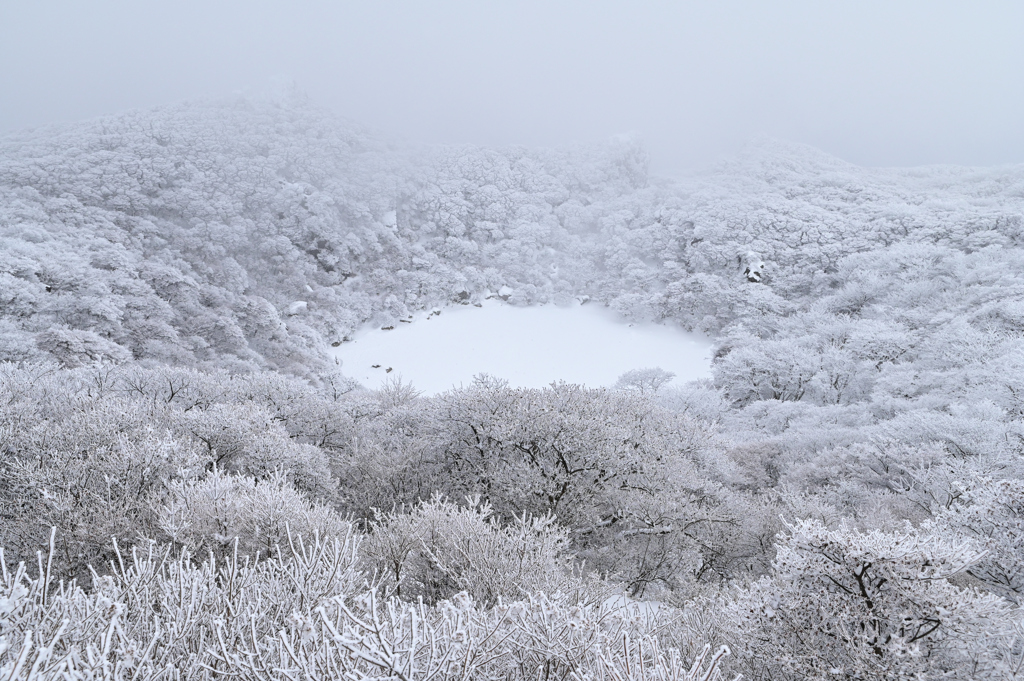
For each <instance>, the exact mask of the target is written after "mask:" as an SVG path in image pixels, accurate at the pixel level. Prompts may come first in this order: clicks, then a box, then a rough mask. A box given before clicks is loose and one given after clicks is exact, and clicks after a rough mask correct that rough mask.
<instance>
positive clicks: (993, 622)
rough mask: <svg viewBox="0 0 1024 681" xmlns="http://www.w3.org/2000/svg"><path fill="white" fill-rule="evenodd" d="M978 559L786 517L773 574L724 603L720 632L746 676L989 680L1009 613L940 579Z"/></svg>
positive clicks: (893, 536) (921, 538)
mask: <svg viewBox="0 0 1024 681" xmlns="http://www.w3.org/2000/svg"><path fill="white" fill-rule="evenodd" d="M982 558H983V554H982V553H981V552H979V551H977V550H976V549H974V548H973V547H972V546H971V545H970V544H964V543H959V542H954V541H950V540H946V539H943V538H940V537H936V536H929V535H926V534H922V533H919V532H917V531H914V530H908V531H907V532H903V533H897V532H892V533H885V532H880V531H871V532H859V531H856V530H852V529H849V528H847V527H839V528H837V529H828V528H827V527H825V525H824V524H823V523H821V522H820V521H818V520H801V521H797V522H796V523H794V524H793V525H791V526H789V527H788V528H787V532H786V534H785V535H784V536H783V537H781V538H780V542H779V546H778V550H777V553H776V557H775V560H774V561H773V564H772V567H773V574H772V575H771V576H766V577H762V578H761V579H759V580H757V581H755V582H753V583H751V584H750V585H749V586H746V587H743V588H740V589H738V590H737V592H736V594H735V596H734V600H732V601H731V603H729V604H728V605H727V606H726V608H725V612H724V615H725V621H726V622H727V624H726V628H727V629H731V636H730V639H731V642H732V643H733V647H734V649H735V650H736V651H737V654H738V655H739V656H740V659H741V660H742V661H743V663H744V666H745V668H746V669H747V673H748V674H749V675H750V676H752V677H753V678H779V677H781V678H807V679H830V678H836V677H839V678H849V679H896V678H939V677H943V678H945V677H950V678H977V677H978V676H981V677H985V678H998V673H999V672H1000V665H1001V664H1002V663H1001V659H1002V658H1001V655H1002V654H1003V653H1004V652H1007V651H1006V650H1005V649H1003V648H1002V647H1001V646H1002V645H1003V644H1004V642H1005V640H1006V639H1005V638H1004V636H1007V635H1009V632H1010V630H1011V629H1012V626H1013V620H1014V617H1019V614H1018V615H1015V614H1014V612H1013V611H1012V609H1011V607H1010V604H1009V603H1007V602H1006V601H1004V600H1003V599H1002V598H1000V597H998V596H995V595H993V594H987V593H981V592H978V591H976V590H973V589H964V588H960V587H958V586H955V585H954V584H952V583H951V582H950V579H951V578H953V577H955V576H956V575H957V574H959V573H961V572H962V571H963V570H965V569H968V568H970V567H971V566H972V565H976V564H977V563H978V561H979V560H981V559H982ZM1010 652H1012V651H1010ZM993 675H995V676H993Z"/></svg>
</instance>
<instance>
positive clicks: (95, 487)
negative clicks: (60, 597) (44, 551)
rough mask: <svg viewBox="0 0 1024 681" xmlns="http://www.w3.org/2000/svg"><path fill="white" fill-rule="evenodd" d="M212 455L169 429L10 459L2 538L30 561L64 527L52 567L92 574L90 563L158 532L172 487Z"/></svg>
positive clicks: (0, 476) (13, 553) (64, 574)
mask: <svg viewBox="0 0 1024 681" xmlns="http://www.w3.org/2000/svg"><path fill="white" fill-rule="evenodd" d="M205 464H206V459H205V458H203V457H202V456H201V455H200V454H199V453H197V452H196V451H195V450H193V449H191V448H190V447H188V446H187V445H185V444H183V443H181V442H179V441H177V440H175V439H174V438H171V437H168V436H167V435H166V434H163V435H160V434H158V433H149V434H147V435H145V436H144V437H142V438H141V439H139V440H137V441H133V440H129V439H123V440H121V442H119V443H115V444H111V445H107V446H96V447H88V446H86V447H83V448H82V449H80V450H79V451H74V450H71V451H69V450H67V449H57V450H51V451H44V452H40V453H39V455H38V456H37V458H34V459H22V458H20V457H18V458H15V457H10V456H9V455H8V456H7V457H6V465H3V466H0V513H2V514H3V522H0V539H2V540H3V542H4V543H5V544H6V545H7V547H8V554H7V558H8V560H10V561H11V562H12V564H17V562H19V561H25V560H27V561H30V562H31V560H32V558H33V557H34V556H35V554H36V552H37V551H38V550H40V549H41V548H43V546H44V545H45V542H46V536H47V534H48V533H49V530H48V528H49V527H56V528H57V549H58V550H57V552H56V553H55V554H54V565H53V570H54V574H55V575H59V576H60V577H61V578H69V577H72V576H77V577H79V578H80V579H82V580H86V579H87V578H88V572H87V566H88V565H89V564H93V565H104V564H106V563H107V562H108V560H109V559H110V557H111V555H110V546H111V544H110V542H111V538H116V539H117V540H118V541H120V542H121V543H122V544H131V543H134V542H135V541H136V540H137V539H138V538H139V537H140V536H146V535H149V536H155V535H157V534H158V533H159V530H158V518H157V513H156V512H155V509H154V503H155V500H157V499H159V498H160V497H161V496H162V495H163V494H164V493H165V491H166V490H167V489H168V487H169V486H172V485H174V484H176V481H177V482H181V481H184V480H189V479H193V478H194V477H196V476H198V475H201V474H202V471H203V467H204V466H205Z"/></svg>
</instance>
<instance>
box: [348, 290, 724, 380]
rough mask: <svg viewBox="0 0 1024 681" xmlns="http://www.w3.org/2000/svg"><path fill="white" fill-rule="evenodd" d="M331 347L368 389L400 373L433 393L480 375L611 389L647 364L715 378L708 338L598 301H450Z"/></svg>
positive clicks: (679, 375) (683, 376)
mask: <svg viewBox="0 0 1024 681" xmlns="http://www.w3.org/2000/svg"><path fill="white" fill-rule="evenodd" d="M331 351H332V354H333V355H334V356H335V357H336V358H337V359H338V360H339V361H340V362H341V370H342V372H343V373H344V374H345V375H347V376H349V377H351V378H354V379H356V380H357V381H359V382H360V383H362V384H363V385H364V386H365V387H367V388H371V389H376V388H379V387H380V386H381V385H382V384H383V383H384V381H385V380H386V379H388V378H398V377H400V378H401V379H402V381H403V382H406V383H412V385H413V387H415V388H416V389H418V390H420V391H422V392H423V393H424V394H427V395H433V394H437V393H440V392H444V391H445V390H448V389H450V388H453V387H459V386H466V385H469V384H470V383H471V382H472V381H473V377H474V376H476V375H477V374H490V375H492V376H495V377H497V378H502V379H505V380H507V381H508V382H509V384H510V385H512V386H515V387H524V388H540V387H543V386H546V385H550V384H551V383H552V382H554V381H566V382H567V383H581V384H584V385H587V386H591V387H597V386H610V385H612V384H613V383H615V380H616V379H617V378H618V377H619V376H621V375H622V374H623V373H625V372H627V371H630V370H632V369H643V368H647V367H661V368H662V369H665V370H666V371H671V372H673V373H674V374H675V375H676V378H675V379H674V380H673V381H672V382H671V383H670V385H679V384H680V383H682V382H686V381H692V380H696V379H700V378H707V377H710V375H711V341H710V340H709V339H708V338H706V337H704V336H701V335H699V334H694V333H688V332H686V331H683V330H681V329H679V328H677V327H672V326H667V325H663V324H654V323H644V324H640V323H630V322H627V321H625V320H623V319H622V318H621V317H619V316H618V315H617V314H616V313H614V312H612V311H610V310H608V309H607V308H602V307H599V306H597V305H593V304H590V305H574V306H572V307H559V306H555V305H542V306H538V307H515V306H513V305H508V304H505V303H501V302H498V301H495V300H487V301H485V302H484V304H483V307H475V306H472V305H459V306H453V307H446V308H443V309H442V310H441V314H439V315H433V314H428V313H423V314H420V315H417V316H415V317H413V319H412V321H411V322H410V323H403V322H399V323H396V324H395V328H394V329H393V330H382V329H380V328H364V329H362V330H360V331H358V332H357V333H356V334H355V335H354V336H353V337H352V340H351V341H349V342H345V343H342V344H341V345H340V346H338V347H337V348H332V349H331ZM374 365H379V366H378V367H376V368H375V367H374ZM389 368H390V369H391V371H390V372H389V371H387V370H388V369H389Z"/></svg>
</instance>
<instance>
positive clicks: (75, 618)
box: [0, 534, 728, 681]
mask: <svg viewBox="0 0 1024 681" xmlns="http://www.w3.org/2000/svg"><path fill="white" fill-rule="evenodd" d="M289 539H290V542H289V544H288V546H287V547H286V548H285V549H283V550H278V552H277V553H276V555H275V556H273V557H271V558H270V559H268V560H264V561H261V562H259V563H251V562H248V561H245V562H242V561H240V560H239V558H238V555H237V554H235V555H232V556H228V557H226V558H224V559H221V560H218V559H217V558H215V557H211V558H209V559H208V560H207V561H205V562H201V563H198V564H197V563H195V562H193V561H191V560H189V558H188V555H187V554H182V555H179V556H176V555H173V554H171V553H170V551H169V549H161V548H157V547H155V546H153V545H150V547H149V549H148V550H142V549H138V548H137V549H133V550H132V551H131V553H130V554H124V553H122V552H120V551H118V552H117V553H116V562H115V564H114V565H113V566H112V568H113V569H112V571H111V574H110V575H109V576H105V577H102V578H97V579H96V580H95V582H94V585H93V588H92V589H91V590H89V591H86V590H83V589H81V588H80V587H78V586H76V585H75V584H64V583H61V584H55V583H53V582H52V580H51V579H50V576H49V571H48V570H49V567H48V566H49V559H48V558H46V557H44V556H42V555H41V556H40V562H39V567H38V569H39V573H38V575H37V576H35V577H30V576H29V575H28V572H27V570H26V568H25V566H24V565H22V566H19V567H18V568H16V569H15V570H14V571H10V570H7V569H6V567H5V568H4V571H3V573H2V575H0V576H2V580H0V674H2V675H3V678H4V679H11V680H12V681H13V680H21V679H25V680H29V679H33V680H37V679H56V678H62V679H110V680H115V679H117V680H121V679H153V680H155V679H160V678H182V679H216V678H222V677H224V676H230V677H233V678H245V679H295V678H318V679H338V678H367V679H368V678H380V679H395V678H399V679H407V680H408V681H414V680H416V679H424V680H426V679H454V678H460V679H470V678H471V679H523V680H524V681H525V680H526V679H536V678H538V677H540V678H577V679H618V678H628V679H634V678H637V679H681V680H682V679H686V680H692V681H696V680H697V679H702V680H704V681H707V679H711V678H718V676H717V669H716V668H717V665H718V663H719V661H720V659H721V658H722V657H723V656H724V655H725V654H727V652H728V650H727V649H724V648H723V649H721V650H719V652H718V653H716V654H715V655H713V656H712V655H708V651H707V650H705V651H704V654H703V655H702V656H700V657H699V658H698V659H696V660H694V661H692V664H690V665H689V666H687V665H686V663H685V662H684V661H683V660H682V659H681V658H680V655H679V653H678V651H676V650H674V649H664V648H663V646H661V645H660V644H659V642H658V631H659V629H660V628H661V627H664V626H665V625H666V624H667V623H668V622H669V621H670V619H671V614H669V613H664V614H660V615H656V614H651V613H646V614H644V613H641V612H640V611H638V610H637V609H636V608H635V606H628V605H621V604H620V605H610V604H605V605H587V604H578V603H574V602H572V601H571V600H566V599H564V598H561V597H558V596H545V595H543V594H538V595H530V596H527V597H525V598H523V599H521V600H516V601H512V602H508V603H502V604H499V605H497V606H495V607H492V608H482V607H480V606H479V605H477V604H476V603H475V602H474V601H473V599H472V598H471V597H470V596H469V595H468V594H466V593H465V592H462V593H457V594H454V595H453V597H452V598H451V599H448V600H443V601H440V602H438V603H436V604H435V605H433V606H426V605H424V604H423V603H422V601H421V602H419V603H411V602H408V601H402V600H399V599H397V598H384V597H382V596H381V595H380V594H379V592H378V591H377V589H376V588H373V587H368V586H367V584H366V583H365V580H364V579H363V577H362V575H360V573H359V572H358V571H357V568H356V566H357V563H358V560H359V558H358V543H359V542H358V540H357V539H356V538H355V537H354V536H353V535H351V534H348V535H345V536H341V537H335V538H331V539H324V540H321V539H316V540H314V541H312V542H305V543H304V542H302V541H301V540H295V539H293V538H289ZM51 548H52V547H51ZM637 670H640V674H639V675H637Z"/></svg>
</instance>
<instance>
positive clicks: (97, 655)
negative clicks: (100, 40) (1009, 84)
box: [0, 102, 1024, 681]
mask: <svg viewBox="0 0 1024 681" xmlns="http://www.w3.org/2000/svg"><path fill="white" fill-rule="evenodd" d="M1022 215H1024V172H1022V171H1021V170H1020V169H1019V168H1004V169H991V170H971V169H956V168H931V169H920V170H913V171H902V170H866V169H861V168H856V167H854V166H849V165H846V164H843V163H842V162H839V161H837V160H835V159H831V158H828V157H826V156H824V155H822V154H819V153H817V152H814V151H813V150H809V149H806V148H802V147H793V146H783V145H778V144H763V145H761V146H759V147H755V148H753V149H751V150H750V151H749V152H747V153H746V154H744V155H743V156H742V157H741V158H740V159H738V160H736V161H735V162H732V163H730V164H725V165H722V166H720V167H719V168H717V169H716V170H715V171H714V172H712V173H710V174H708V175H706V176H703V177H701V178H697V179H694V180H691V181H687V182H684V183H677V184H670V183H662V182H659V181H656V180H652V179H650V178H648V177H647V176H646V171H645V163H644V157H643V152H642V149H640V148H639V147H638V146H637V145H636V144H633V143H631V142H621V141H620V142H615V143H613V144H610V145H609V146H607V147H605V148H600V149H572V150H563V151H533V150H523V149H505V150H488V149H474V148H457V149H442V150H427V151H422V152H417V153H408V152H406V151H405V150H403V149H401V148H399V147H395V146H389V145H388V144H385V143H382V142H379V141H377V140H375V139H374V138H373V137H372V136H371V135H369V134H368V133H367V132H365V131H361V130H358V129H356V128H354V127H352V126H349V125H346V124H341V123H338V122H337V121H334V120H331V119H330V118H328V117H326V116H323V115H321V114H319V113H317V112H315V111H312V110H310V109H308V108H306V107H304V106H298V105H293V104H287V103H276V104H252V103H247V102H235V103H231V104H225V105H192V106H181V107H176V108H171V109H166V110H161V111H155V112H147V113H135V114H128V115H125V116H121V117H117V118H109V119H103V120H100V121H97V122H92V123H86V124H81V125H78V126H72V127H66V128H61V129H55V130H49V131H42V132H36V133H32V134H25V135H22V136H17V137H9V138H7V139H5V140H2V141H0V249H2V254H0V361H3V362H6V363H5V364H0V405H2V407H0V457H2V460H0V546H3V548H4V554H3V560H2V561H0V562H2V563H3V566H4V568H3V569H4V572H3V575H2V578H3V581H2V584H0V679H8V678H10V679H23V678H124V679H129V678H139V679H141V678H160V677H181V678H204V677H210V678H214V677H225V678H226V677H239V678H261V679H264V678H281V679H286V678H295V679H297V678H342V677H351V678H402V679H407V680H409V681H412V680H413V679H441V678H456V677H458V678H473V679H478V678H524V679H525V678H531V679H532V678H579V679H586V678H593V679H685V678H692V679H698V678H700V679H711V678H718V677H723V678H733V677H735V676H737V675H738V674H743V675H744V677H745V678H751V679H835V678H847V679H895V678H908V679H909V678H915V679H916V678H925V679H931V678H980V679H1012V678H1022V677H1024V628H1022V627H1024V624H1022V623H1024V616H1022V612H1021V609H1020V608H1021V600H1022V593H1024V475H1022V463H1024V462H1022V459H1021V457H1022V453H1024V393H1022V390H1024V343H1022V336H1024V308H1022V306H1021V302H1020V301H1021V300H1024V248H1022V246H1024V221H1022ZM501 287H508V288H509V289H511V290H512V291H513V293H512V294H511V296H510V302H512V303H513V304H523V305H526V304H535V303H541V302H556V303H569V302H572V301H573V300H577V301H578V300H589V301H590V303H589V304H607V305H610V306H612V307H614V308H615V309H617V310H619V311H620V312H622V313H623V314H625V315H627V316H632V317H635V318H647V319H659V320H665V321H669V322H673V323H678V324H681V325H683V326H685V327H687V328H693V329H699V330H703V331H706V332H709V333H712V334H715V336H716V337H717V339H718V349H717V356H716V358H715V364H714V380H713V381H710V382H706V383H696V384H689V385H686V386H679V387H672V384H665V378H666V377H665V376H664V372H659V371H657V370H653V369H652V370H641V371H636V372H631V373H630V374H628V375H626V376H623V378H622V379H621V380H620V381H619V383H618V384H617V385H616V386H615V387H614V388H613V389H588V388H584V387H581V386H574V385H565V384H555V385H552V386H551V387H549V388H546V389H543V390H520V389H514V388H511V387H509V386H507V385H506V384H504V383H503V382H502V381H500V380H498V379H495V378H491V377H486V376H482V377H480V378H479V379H478V380H477V381H476V382H475V383H474V384H473V385H471V386H470V387H468V388H464V389H460V390H453V391H450V392H448V393H444V394H441V395H438V396H435V397H430V398H427V397H423V396H420V395H418V394H417V393H416V391H415V390H414V388H413V387H412V386H408V385H403V384H402V383H401V382H393V383H391V384H388V385H386V386H385V387H384V388H383V389H381V390H379V391H376V392H371V391H366V390H363V389H361V388H359V387H358V386H356V385H354V384H352V383H351V382H350V381H348V380H347V379H346V378H345V377H344V376H343V375H342V374H340V373H339V372H338V371H337V367H334V366H333V365H332V364H331V362H330V361H329V360H328V358H327V355H326V353H325V352H324V350H323V348H324V347H325V346H327V344H328V343H331V342H342V341H343V340H344V338H345V336H347V335H348V334H350V333H351V332H352V331H353V329H355V328H356V327H358V326H359V325H360V324H362V323H364V322H367V321H371V322H373V323H379V324H381V325H388V324H390V323H393V322H394V320H396V319H401V318H405V317H407V316H408V315H409V314H410V313H411V312H413V311H415V310H419V309H425V308H431V307H433V306H439V305H445V304H471V303H473V302H476V301H478V300H480V299H481V298H483V297H486V296H487V295H489V294H490V292H491V291H497V290H498V289H500V288H501ZM727 651H728V652H727Z"/></svg>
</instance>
